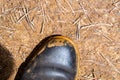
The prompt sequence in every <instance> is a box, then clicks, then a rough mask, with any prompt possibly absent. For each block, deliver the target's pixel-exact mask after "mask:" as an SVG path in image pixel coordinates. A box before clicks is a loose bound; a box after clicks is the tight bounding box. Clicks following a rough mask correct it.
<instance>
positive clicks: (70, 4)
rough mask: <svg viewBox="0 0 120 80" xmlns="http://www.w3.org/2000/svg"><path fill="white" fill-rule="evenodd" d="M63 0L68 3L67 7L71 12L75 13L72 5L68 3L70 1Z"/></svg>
mask: <svg viewBox="0 0 120 80" xmlns="http://www.w3.org/2000/svg"><path fill="white" fill-rule="evenodd" d="M65 1H66V2H67V4H68V5H69V7H70V9H71V11H72V13H73V14H74V15H75V12H74V10H73V8H72V5H71V4H70V2H69V1H68V0H65Z"/></svg>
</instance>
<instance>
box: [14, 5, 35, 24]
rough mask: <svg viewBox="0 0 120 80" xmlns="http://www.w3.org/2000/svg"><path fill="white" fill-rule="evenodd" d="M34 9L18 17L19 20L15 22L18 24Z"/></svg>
mask: <svg viewBox="0 0 120 80" xmlns="http://www.w3.org/2000/svg"><path fill="white" fill-rule="evenodd" d="M34 9H36V7H35V8H33V9H31V10H29V11H28V12H26V13H25V14H24V15H22V16H20V17H19V19H18V20H17V21H16V23H19V22H20V21H21V20H22V19H24V18H25V17H26V16H27V15H28V14H30V13H31V12H32V11H33V10H34Z"/></svg>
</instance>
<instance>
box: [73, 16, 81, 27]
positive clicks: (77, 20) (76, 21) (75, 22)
mask: <svg viewBox="0 0 120 80" xmlns="http://www.w3.org/2000/svg"><path fill="white" fill-rule="evenodd" d="M79 21H80V16H79V17H78V18H77V19H75V21H74V22H73V25H75V24H77V23H78V22H79Z"/></svg>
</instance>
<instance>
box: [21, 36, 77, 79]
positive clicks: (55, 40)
mask: <svg viewBox="0 0 120 80" xmlns="http://www.w3.org/2000/svg"><path fill="white" fill-rule="evenodd" d="M39 47H41V48H39V50H38V51H37V56H35V57H33V58H32V61H31V62H30V63H29V64H28V65H27V67H26V68H25V71H24V73H23V75H22V78H21V80H75V77H76V74H77V56H76V53H77V50H76V48H75V46H74V43H73V42H72V41H71V40H70V39H68V38H66V37H63V36H52V37H49V38H47V39H46V40H45V41H44V42H42V43H41V45H40V46H39Z"/></svg>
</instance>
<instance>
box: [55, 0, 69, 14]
mask: <svg viewBox="0 0 120 80" xmlns="http://www.w3.org/2000/svg"><path fill="white" fill-rule="evenodd" d="M56 3H57V7H58V8H59V10H60V11H61V12H62V13H65V11H66V12H68V10H67V9H65V8H64V7H63V6H62V5H61V3H60V1H59V0H56Z"/></svg>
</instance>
